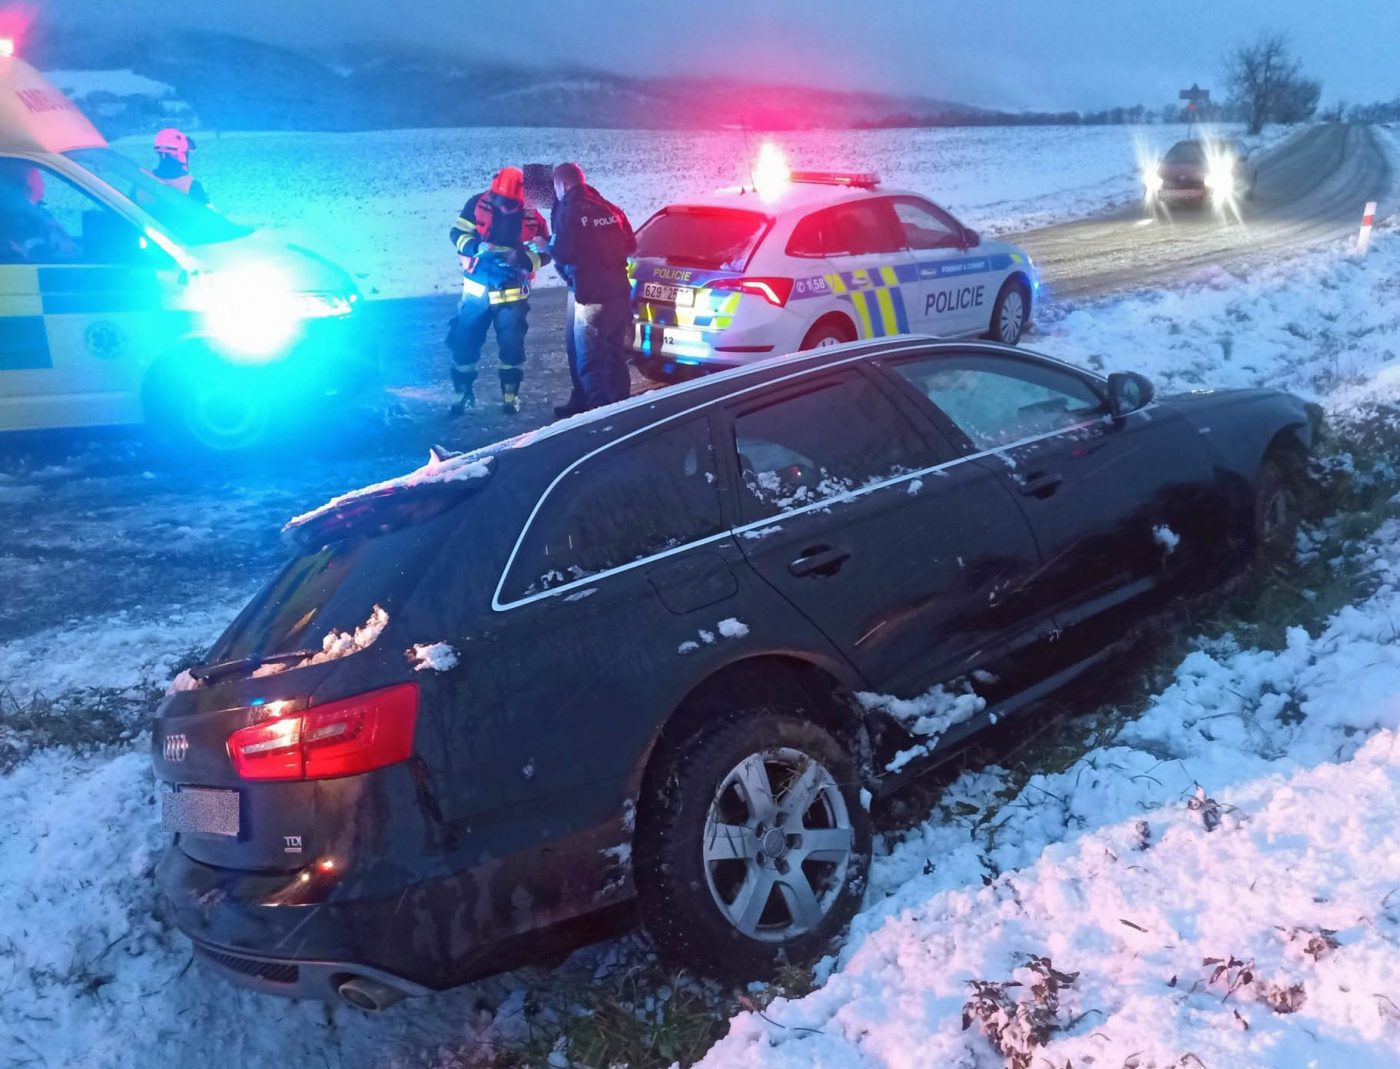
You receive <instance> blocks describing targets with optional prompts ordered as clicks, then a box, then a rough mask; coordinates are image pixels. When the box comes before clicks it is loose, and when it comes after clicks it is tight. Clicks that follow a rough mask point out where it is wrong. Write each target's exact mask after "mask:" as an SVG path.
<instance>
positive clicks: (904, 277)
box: [825, 264, 918, 338]
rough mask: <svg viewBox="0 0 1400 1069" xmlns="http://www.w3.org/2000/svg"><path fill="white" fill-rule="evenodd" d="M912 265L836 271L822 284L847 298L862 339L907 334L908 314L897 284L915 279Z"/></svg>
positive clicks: (916, 276)
mask: <svg viewBox="0 0 1400 1069" xmlns="http://www.w3.org/2000/svg"><path fill="white" fill-rule="evenodd" d="M917 272H918V269H917V267H916V266H915V265H913V264H904V265H901V266H900V267H888V266H887V267H878V268H871V269H869V270H866V269H864V268H862V269H860V270H856V271H838V272H834V273H832V274H829V275H827V276H825V277H826V284H827V286H829V287H830V289H831V292H832V293H834V294H836V295H837V296H838V297H846V298H849V300H850V302H851V308H852V309H853V310H854V311H855V315H856V329H857V331H859V333H860V336H861V337H862V338H883V337H886V336H888V335H890V334H908V333H909V313H908V311H907V309H906V308H905V307H904V293H903V291H902V290H901V289H900V286H901V285H903V284H904V283H906V282H915V281H917V280H918V273H917Z"/></svg>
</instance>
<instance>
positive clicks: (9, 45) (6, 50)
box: [0, 37, 15, 59]
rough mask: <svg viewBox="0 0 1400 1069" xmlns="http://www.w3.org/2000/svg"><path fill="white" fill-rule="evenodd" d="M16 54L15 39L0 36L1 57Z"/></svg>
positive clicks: (5, 57)
mask: <svg viewBox="0 0 1400 1069" xmlns="http://www.w3.org/2000/svg"><path fill="white" fill-rule="evenodd" d="M14 54H15V39H14V38H13V37H0V59H9V58H10V57H11V56H13V55H14Z"/></svg>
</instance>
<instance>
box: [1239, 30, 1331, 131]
mask: <svg viewBox="0 0 1400 1069" xmlns="http://www.w3.org/2000/svg"><path fill="white" fill-rule="evenodd" d="M1225 80H1226V82H1227V83H1228V84H1229V86H1230V90H1231V94H1232V96H1233V98H1234V101H1235V103H1237V104H1238V105H1239V106H1240V107H1241V108H1242V110H1243V112H1244V117H1245V121H1246V122H1248V123H1249V132H1250V133H1251V134H1257V133H1258V132H1259V131H1260V130H1262V129H1263V128H1264V124H1265V123H1267V122H1287V123H1293V122H1301V121H1303V120H1304V119H1308V118H1311V116H1312V114H1313V112H1314V111H1316V110H1317V102H1318V98H1319V97H1320V96H1321V95H1322V85H1321V83H1320V82H1317V81H1314V80H1312V79H1310V78H1305V77H1303V72H1302V66H1301V64H1300V63H1299V62H1298V60H1297V59H1296V58H1295V57H1294V56H1293V55H1292V53H1291V52H1290V51H1289V43H1288V38H1287V37H1286V36H1284V35H1283V34H1281V33H1262V34H1260V35H1259V37H1258V38H1256V39H1255V41H1254V43H1253V44H1248V45H1242V46H1241V47H1239V48H1237V49H1236V50H1235V51H1234V52H1233V53H1231V54H1230V55H1229V56H1228V57H1227V58H1226V60H1225Z"/></svg>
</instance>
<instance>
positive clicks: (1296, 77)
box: [856, 33, 1400, 134]
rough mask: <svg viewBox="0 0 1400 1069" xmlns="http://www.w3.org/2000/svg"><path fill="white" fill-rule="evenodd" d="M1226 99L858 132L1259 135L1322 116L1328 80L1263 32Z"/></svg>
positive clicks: (1234, 55) (907, 118)
mask: <svg viewBox="0 0 1400 1069" xmlns="http://www.w3.org/2000/svg"><path fill="white" fill-rule="evenodd" d="M1222 73H1223V75H1224V84H1225V90H1226V93H1227V96H1226V98H1225V99H1224V100H1223V101H1221V102H1219V103H1211V104H1205V105H1202V106H1200V107H1198V108H1196V109H1194V110H1193V109H1191V108H1188V107H1187V105H1186V104H1184V103H1180V102H1172V103H1169V104H1166V105H1164V106H1163V107H1160V108H1150V107H1146V106H1144V105H1142V104H1134V105H1132V106H1130V107H1115V108H1104V109H1103V110H1101V111H998V110H992V111H981V110H979V111H964V110H958V109H947V110H943V111H937V112H930V113H926V114H917V115H916V114H914V113H912V112H900V113H898V114H895V115H888V116H885V117H883V118H879V119H873V120H865V121H861V122H858V123H857V124H856V127H857V129H899V128H909V127H944V126H1122V125H1130V126H1138V125H1143V124H1151V123H1184V122H1190V121H1192V120H1200V121H1203V122H1239V123H1244V124H1245V125H1246V126H1247V127H1248V129H1249V132H1250V133H1252V134H1257V133H1258V132H1259V131H1260V130H1262V129H1263V128H1264V126H1265V125H1266V124H1268V123H1282V124H1285V125H1291V124H1294V123H1300V122H1307V121H1308V120H1310V119H1312V118H1313V117H1314V116H1315V115H1317V110H1318V102H1319V101H1320V100H1321V98H1322V83H1321V82H1319V81H1317V80H1316V79H1314V78H1309V77H1307V76H1306V75H1305V74H1304V73H1303V68H1302V63H1301V62H1300V61H1299V60H1298V58H1297V57H1296V56H1294V54H1293V51H1292V46H1291V45H1290V43H1289V40H1288V38H1287V36H1285V35H1284V34H1281V33H1262V34H1260V35H1259V36H1258V37H1257V38H1255V39H1254V40H1253V41H1251V42H1248V43H1246V44H1242V45H1240V46H1238V47H1237V48H1235V49H1234V50H1233V51H1231V52H1230V53H1229V54H1228V55H1227V56H1226V57H1225V60H1224V63H1223V70H1222ZM1321 117H1322V118H1323V119H1327V120H1332V121H1350V122H1391V121H1395V120H1396V119H1397V118H1400V99H1397V100H1395V101H1393V102H1391V103H1389V104H1368V105H1359V106H1355V107H1351V108H1348V107H1347V106H1346V105H1344V104H1341V105H1335V106H1334V107H1333V108H1330V109H1328V111H1327V112H1325V113H1324V114H1323V115H1322V116H1321Z"/></svg>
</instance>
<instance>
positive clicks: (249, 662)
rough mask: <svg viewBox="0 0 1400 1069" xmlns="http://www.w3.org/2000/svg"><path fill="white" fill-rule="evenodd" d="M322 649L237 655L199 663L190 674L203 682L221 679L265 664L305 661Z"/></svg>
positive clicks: (255, 669)
mask: <svg viewBox="0 0 1400 1069" xmlns="http://www.w3.org/2000/svg"><path fill="white" fill-rule="evenodd" d="M320 652H321V651H320V650H293V651H292V652H290V653H269V654H266V655H258V656H255V657H237V658H234V659H233V660H231V661H219V662H218V663H217V664H197V665H195V666H194V667H193V668H191V669H190V676H191V678H193V679H197V680H199V682H201V683H208V682H209V681H210V680H211V679H221V678H223V677H224V676H232V675H238V674H240V673H244V672H256V671H257V670H258V669H259V668H261V667H262V666H263V665H265V664H283V663H285V662H287V661H304V660H306V658H308V657H315V656H316V654H318V653H320Z"/></svg>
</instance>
